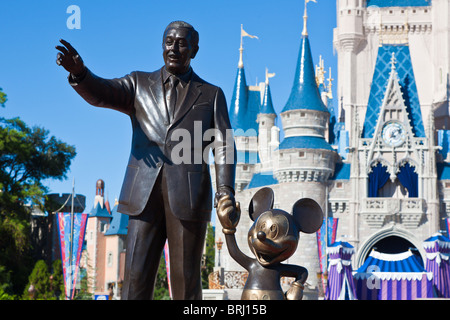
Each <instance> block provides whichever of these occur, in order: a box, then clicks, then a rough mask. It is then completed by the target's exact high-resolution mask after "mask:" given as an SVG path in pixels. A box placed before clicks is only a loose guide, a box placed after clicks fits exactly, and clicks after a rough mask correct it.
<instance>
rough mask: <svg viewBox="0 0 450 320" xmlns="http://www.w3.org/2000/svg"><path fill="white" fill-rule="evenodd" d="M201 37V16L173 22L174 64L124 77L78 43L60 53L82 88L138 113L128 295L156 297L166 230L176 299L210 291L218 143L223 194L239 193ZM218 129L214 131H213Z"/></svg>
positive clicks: (170, 51)
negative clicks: (89, 57) (103, 71)
mask: <svg viewBox="0 0 450 320" xmlns="http://www.w3.org/2000/svg"><path fill="white" fill-rule="evenodd" d="M198 41H199V36H198V32H197V31H196V30H195V29H194V28H193V27H192V25H190V24H188V23H186V22H183V21H175V22H172V23H170V24H169V25H168V26H167V28H166V29H165V31H164V35H163V43H162V48H163V58H164V63H165V66H163V67H162V68H161V69H159V70H157V71H154V72H139V71H136V72H132V73H130V74H128V75H126V76H124V77H122V78H118V79H103V78H100V77H98V76H96V75H94V74H93V73H92V72H91V71H90V70H89V69H88V68H87V67H86V66H85V65H84V63H83V60H82V59H81V57H80V55H79V54H78V53H77V51H76V50H75V49H74V48H73V47H72V46H71V45H70V44H69V43H68V42H66V41H64V40H60V42H61V43H62V45H63V46H61V45H58V46H56V48H57V49H58V50H59V51H60V52H58V55H57V60H56V62H57V64H58V65H61V66H63V67H64V68H65V69H66V70H67V71H68V72H70V74H69V82H70V84H71V85H72V86H73V88H74V89H75V91H76V92H77V93H78V94H79V95H80V96H81V97H83V98H84V99H85V100H86V101H87V102H88V103H90V104H92V105H94V106H97V107H104V108H110V109H114V110H118V111H120V112H123V113H125V114H126V115H128V116H129V117H130V119H131V123H132V128H133V138H132V146H131V154H130V158H129V163H128V166H127V169H126V173H125V178H124V182H123V186H122V191H121V193H120V198H119V206H118V211H119V212H121V213H124V214H127V215H129V216H130V219H129V224H128V235H127V243H126V262H125V279H124V283H123V287H122V299H128V300H131V299H152V298H153V289H154V283H155V278H156V274H157V270H158V265H159V261H160V258H161V253H162V250H163V247H164V244H165V241H166V239H167V240H168V243H169V252H170V261H171V264H170V277H171V284H172V292H173V299H201V298H202V290H201V276H200V268H201V257H202V252H203V246H204V241H205V234H206V228H207V223H208V221H210V218H211V209H212V185H211V176H210V173H209V165H208V161H207V160H208V159H205V158H207V157H205V155H208V154H209V150H212V152H213V154H214V159H215V175H216V188H217V192H216V199H215V202H216V203H217V201H218V200H219V199H220V198H222V197H223V196H227V195H228V196H231V197H232V198H233V199H234V179H235V161H234V159H235V146H234V142H233V139H232V136H231V139H230V131H231V125H230V121H229V118H228V111H227V106H226V101H225V96H224V94H223V92H222V90H221V89H220V88H219V87H217V86H214V85H212V84H209V83H207V82H206V81H204V80H202V79H201V78H200V77H199V76H198V75H197V74H196V73H195V72H194V71H193V70H192V67H191V65H190V61H191V59H193V58H194V57H195V55H196V54H197V52H198V49H199V46H198ZM210 129H212V130H213V131H214V132H215V134H214V137H213V139H204V138H203V137H204V136H205V135H204V134H205V133H206V132H207V131H208V130H210ZM186 132H187V133H190V137H189V139H190V140H189V141H185V140H186V135H185V134H184V133H186ZM180 133H183V134H184V135H181V134H180ZM180 137H184V140H183V141H181V142H179V143H183V145H184V146H186V147H185V148H182V153H183V155H182V159H183V161H180V159H179V157H180V154H179V153H180V152H179V150H180V149H179V148H178V149H177V150H178V152H174V147H176V146H177V141H180ZM227 137H228V139H227ZM211 140H212V141H211ZM230 141H231V142H230ZM230 157H231V159H230Z"/></svg>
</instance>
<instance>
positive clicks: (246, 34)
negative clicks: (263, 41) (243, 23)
mask: <svg viewBox="0 0 450 320" xmlns="http://www.w3.org/2000/svg"><path fill="white" fill-rule="evenodd" d="M241 37H250V38H256V39H259V38H258V37H257V36H252V35H251V34H248V33H247V32H246V31H245V30H244V29H242V28H241Z"/></svg>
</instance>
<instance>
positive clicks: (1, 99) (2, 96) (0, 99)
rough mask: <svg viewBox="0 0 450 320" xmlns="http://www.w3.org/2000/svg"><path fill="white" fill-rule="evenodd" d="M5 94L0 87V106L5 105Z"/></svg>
mask: <svg viewBox="0 0 450 320" xmlns="http://www.w3.org/2000/svg"><path fill="white" fill-rule="evenodd" d="M6 100H8V99H6V94H5V93H4V92H3V91H2V88H0V106H1V107H5V102H6Z"/></svg>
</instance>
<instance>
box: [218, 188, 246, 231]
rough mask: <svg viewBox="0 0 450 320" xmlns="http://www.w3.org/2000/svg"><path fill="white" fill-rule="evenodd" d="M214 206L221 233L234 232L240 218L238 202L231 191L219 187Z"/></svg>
mask: <svg viewBox="0 0 450 320" xmlns="http://www.w3.org/2000/svg"><path fill="white" fill-rule="evenodd" d="M214 206H215V207H216V211H217V216H218V217H219V221H220V224H221V225H222V231H223V233H224V234H234V233H235V232H236V226H237V225H238V223H239V219H240V218H241V207H240V203H239V202H236V200H235V199H234V195H233V193H232V192H230V191H229V190H226V189H225V190H223V189H222V190H221V189H220V188H219V190H218V192H217V193H216V198H215V203H214Z"/></svg>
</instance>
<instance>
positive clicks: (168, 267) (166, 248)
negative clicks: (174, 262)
mask: <svg viewBox="0 0 450 320" xmlns="http://www.w3.org/2000/svg"><path fill="white" fill-rule="evenodd" d="M164 259H165V260H166V272H167V283H168V285H169V296H170V298H171V299H172V287H171V284H170V258H169V244H168V243H167V240H166V244H165V245H164Z"/></svg>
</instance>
